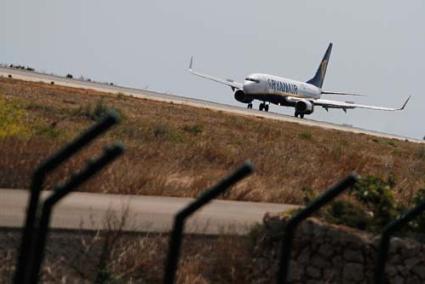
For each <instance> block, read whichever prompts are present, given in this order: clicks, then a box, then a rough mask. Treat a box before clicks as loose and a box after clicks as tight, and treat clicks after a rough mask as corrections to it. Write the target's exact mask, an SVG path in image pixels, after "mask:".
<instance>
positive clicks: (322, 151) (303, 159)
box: [0, 78, 425, 203]
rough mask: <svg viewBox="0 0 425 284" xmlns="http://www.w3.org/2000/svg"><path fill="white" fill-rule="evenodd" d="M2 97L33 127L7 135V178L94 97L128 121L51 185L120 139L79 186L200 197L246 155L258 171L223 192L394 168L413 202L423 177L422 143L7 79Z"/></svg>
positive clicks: (22, 169)
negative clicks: (110, 158) (109, 159)
mask: <svg viewBox="0 0 425 284" xmlns="http://www.w3.org/2000/svg"><path fill="white" fill-rule="evenodd" d="M0 98H1V99H2V100H4V101H5V102H6V103H10V104H13V105H14V106H16V107H18V108H19V109H21V110H22V111H21V112H23V118H22V119H23V122H22V123H24V124H25V125H26V126H27V127H26V129H27V128H29V129H30V133H31V134H30V135H28V134H25V135H19V133H15V134H13V135H9V136H7V137H1V138H0V155H1V157H2V158H1V159H0V187H9V188H10V187H12V188H27V187H28V185H29V181H30V175H31V172H32V171H33V169H34V167H35V166H36V165H37V164H38V163H39V162H40V161H41V160H42V159H43V158H44V157H45V156H46V155H48V154H49V153H52V152H53V151H55V150H56V149H58V148H59V147H60V146H61V145H63V144H64V143H65V142H66V141H69V140H70V139H71V138H72V137H75V136H76V135H77V134H78V133H79V132H80V131H82V130H83V129H85V128H86V127H88V126H89V125H91V124H92V123H93V122H94V121H93V119H92V114H93V110H94V108H95V107H96V105H98V106H99V105H101V106H104V105H106V106H109V107H114V108H115V109H117V110H118V111H119V112H120V113H121V114H122V115H123V121H122V123H121V124H120V125H119V126H118V127H116V128H115V129H114V130H113V131H111V133H110V134H108V135H107V136H106V137H105V138H103V139H101V141H98V142H97V143H96V144H95V145H93V146H91V147H89V148H88V149H86V150H85V151H84V152H83V153H81V154H80V155H79V156H78V157H76V158H75V159H73V160H71V161H70V162H68V163H67V164H66V165H64V167H63V168H62V169H60V170H59V171H58V172H57V173H56V174H55V175H54V176H53V177H52V178H50V179H49V181H48V183H47V185H48V186H50V187H51V186H52V185H53V184H54V183H55V182H57V181H58V180H59V179H61V178H63V177H64V176H65V175H66V174H68V173H70V172H71V171H72V170H73V169H75V168H78V166H80V167H81V164H82V163H83V162H84V160H85V159H87V158H88V157H90V156H92V155H94V154H95V153H98V152H99V151H100V150H101V147H102V145H105V144H107V143H110V142H111V141H114V140H117V139H118V140H121V141H123V142H124V143H125V144H126V146H127V153H126V155H125V156H124V157H123V158H121V159H120V160H119V161H116V162H115V163H114V164H113V165H112V166H111V167H109V168H108V169H107V170H106V171H104V172H103V173H102V174H101V175H100V176H98V177H97V178H95V179H93V180H91V181H90V182H89V183H87V184H86V185H85V186H84V187H83V188H81V189H80V190H83V191H95V192H111V193H124V194H146V195H169V196H191V197H193V196H196V195H197V194H199V193H200V192H201V191H202V190H204V189H205V188H206V187H207V186H209V185H212V184H213V183H215V182H216V181H218V180H219V179H220V178H221V177H223V176H224V175H226V174H227V173H229V171H231V170H232V169H234V168H236V167H237V166H238V165H240V164H241V163H242V162H243V161H244V160H246V159H250V160H252V161H253V163H254V164H255V166H256V173H255V174H254V175H253V176H251V177H250V178H248V179H246V180H245V181H243V182H241V183H240V184H239V185H238V186H236V187H235V188H233V189H232V190H231V191H230V192H229V193H227V194H226V195H225V196H223V198H225V199H235V200H251V201H269V202H286V203H301V202H302V196H303V194H302V189H303V188H310V189H312V190H314V191H321V190H323V189H325V188H327V187H328V186H330V185H331V184H333V183H335V182H336V181H337V180H339V179H340V178H342V177H344V176H345V175H347V174H348V173H349V172H351V171H356V172H358V173H359V174H361V175H374V176H378V177H381V178H387V177H390V176H391V177H394V178H395V180H396V183H397V186H396V191H397V194H396V195H397V197H398V198H400V199H401V200H403V201H406V202H408V200H410V198H411V196H412V194H413V193H414V192H415V191H416V190H417V189H418V188H420V187H424V186H425V175H424V174H423V173H424V172H425V146H424V145H419V144H415V143H410V142H403V141H396V140H390V139H384V138H376V137H372V136H368V135H363V134H353V133H345V132H340V131H336V130H325V129H321V128H317V127H308V126H303V125H299V124H296V123H288V122H282V121H273V120H266V119H261V118H255V117H244V116H239V115H233V114H228V113H223V112H220V111H213V110H208V109H200V108H194V107H190V106H185V105H176V104H172V103H163V102H155V101H150V100H144V99H136V98H131V97H125V96H122V95H112V94H105V93H99V92H95V91H89V90H81V89H73V88H66V87H60V86H52V85H48V84H42V83H30V82H23V81H18V80H14V79H5V78H1V79H0ZM0 113H2V112H1V111H0ZM21 116H22V115H21Z"/></svg>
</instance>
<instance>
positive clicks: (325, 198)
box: [277, 173, 357, 283]
mask: <svg viewBox="0 0 425 284" xmlns="http://www.w3.org/2000/svg"><path fill="white" fill-rule="evenodd" d="M356 182H357V175H356V174H354V173H353V174H350V175H349V176H347V177H346V178H345V179H343V180H342V181H340V182H339V183H338V184H336V185H334V186H333V187H331V188H330V189H329V190H328V191H326V192H325V193H323V194H322V195H320V196H319V197H318V198H316V199H315V200H313V201H312V202H311V203H310V204H309V205H307V206H306V207H305V208H304V209H302V210H301V211H300V212H298V213H297V214H296V215H295V216H293V217H292V218H291V219H289V220H288V223H287V224H286V226H285V230H284V235H283V240H282V243H281V251H280V261H279V270H278V274H277V283H286V281H287V279H288V273H289V268H290V265H289V264H290V260H291V251H292V243H293V239H294V233H295V229H296V228H297V226H298V225H299V224H300V223H301V222H302V221H303V220H305V219H306V218H308V217H309V216H311V215H312V214H313V213H314V212H316V211H317V210H319V209H320V208H321V207H322V206H324V205H325V204H326V203H328V202H329V201H331V200H332V199H334V198H335V197H336V196H338V195H339V194H340V193H342V192H343V191H344V190H345V189H346V188H348V187H350V186H352V185H354V184H355V183H356Z"/></svg>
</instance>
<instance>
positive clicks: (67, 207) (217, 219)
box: [0, 189, 296, 234]
mask: <svg viewBox="0 0 425 284" xmlns="http://www.w3.org/2000/svg"><path fill="white" fill-rule="evenodd" d="M48 194H50V193H49V192H44V194H43V196H44V197H45V196H47V195H48ZM192 200H193V199H191V198H174V197H155V196H140V195H138V196H135V195H116V194H100V193H81V192H76V193H71V194H70V195H69V196H67V197H66V198H65V199H64V200H63V201H61V202H60V203H59V204H58V205H57V207H56V208H55V209H54V213H53V219H52V222H51V225H52V227H53V228H57V229H85V230H96V229H99V228H105V224H106V223H105V220H106V217H107V216H110V215H113V216H115V217H120V216H123V214H125V212H126V210H128V211H127V212H128V213H127V215H126V216H128V218H127V223H126V225H125V228H124V229H125V230H126V231H137V232H167V231H169V230H170V228H171V225H172V220H173V216H174V214H175V213H176V212H178V211H179V210H180V209H181V208H183V207H184V206H185V205H187V204H188V203H189V202H191V201H192ZM27 201H28V191H27V190H18V189H0V227H8V228H19V227H21V226H22V224H23V220H24V212H25V208H26V204H27ZM295 207H296V206H293V205H284V204H274V203H256V202H239V201H225V200H215V201H213V202H212V203H210V204H208V205H207V206H206V207H204V208H203V209H202V210H201V211H199V212H198V213H197V214H195V215H193V216H192V217H191V218H190V219H189V220H188V223H187V225H186V232H190V233H201V234H222V233H227V234H244V233H246V232H247V231H248V230H249V228H250V227H251V226H252V225H254V224H256V223H258V222H261V221H262V219H263V216H264V214H265V213H266V212H283V211H287V210H289V209H293V208H295Z"/></svg>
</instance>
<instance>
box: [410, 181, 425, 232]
mask: <svg viewBox="0 0 425 284" xmlns="http://www.w3.org/2000/svg"><path fill="white" fill-rule="evenodd" d="M423 202H425V188H421V189H419V190H418V191H417V192H416V194H415V196H414V197H413V205H414V206H418V205H419V204H421V203H423ZM413 205H412V206H413ZM409 227H410V229H411V230H412V231H415V232H418V233H425V214H424V213H422V214H421V215H419V216H418V217H416V218H415V219H414V220H413V221H412V222H410V223H409Z"/></svg>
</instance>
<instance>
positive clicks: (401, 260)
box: [256, 218, 425, 283]
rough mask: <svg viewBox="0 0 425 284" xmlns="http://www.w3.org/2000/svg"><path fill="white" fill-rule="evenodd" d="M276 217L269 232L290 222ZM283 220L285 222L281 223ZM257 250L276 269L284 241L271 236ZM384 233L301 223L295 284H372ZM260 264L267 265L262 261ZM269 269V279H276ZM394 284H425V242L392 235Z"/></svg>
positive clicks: (293, 276)
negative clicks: (375, 234)
mask: <svg viewBox="0 0 425 284" xmlns="http://www.w3.org/2000/svg"><path fill="white" fill-rule="evenodd" d="M270 220H273V222H272V223H273V226H270V227H273V229H271V230H270V234H273V235H276V231H277V230H276V228H284V227H285V226H284V223H285V220H284V219H283V220H282V219H279V218H278V219H276V218H270ZM279 222H280V223H279ZM267 234H268V231H267V229H266V230H265V236H264V237H263V238H260V239H261V240H266V242H263V243H261V244H257V247H256V251H257V253H258V254H260V255H261V257H262V259H263V260H264V259H266V263H267V262H268V263H269V265H268V266H269V267H277V263H278V258H279V257H278V253H277V252H278V248H279V239H276V238H274V239H273V238H270V235H269V236H267ZM379 240H380V239H379V237H376V236H373V235H371V234H368V233H365V232H360V231H356V230H354V229H351V228H347V227H344V226H336V225H329V224H326V223H323V222H321V221H319V220H317V219H308V220H306V221H305V222H303V223H301V225H300V227H299V228H298V230H297V233H296V237H295V239H294V243H293V250H292V260H291V265H290V283H320V282H322V283H369V282H372V281H373V273H374V270H375V265H376V257H377V248H378V247H377V245H378V244H379ZM259 263H261V265H260V266H259V267H267V265H266V264H265V263H264V262H259ZM274 277H275V274H274V273H270V275H269V276H268V277H267V280H266V281H265V282H275V279H274ZM386 278H387V279H388V281H389V283H425V245H423V244H421V243H418V242H415V241H412V240H406V239H400V238H393V239H392V240H391V245H390V250H389V254H388V258H387V263H386Z"/></svg>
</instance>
